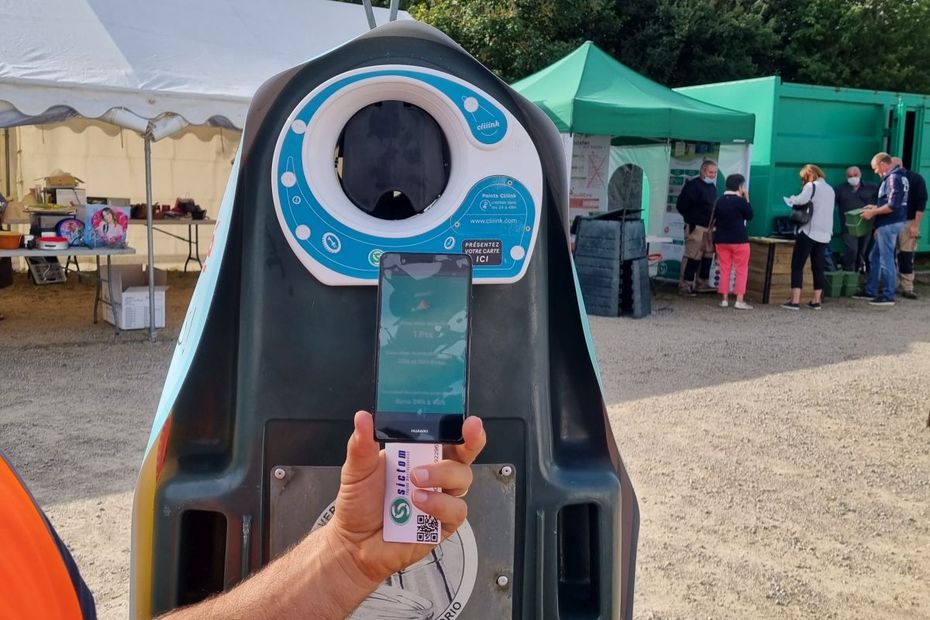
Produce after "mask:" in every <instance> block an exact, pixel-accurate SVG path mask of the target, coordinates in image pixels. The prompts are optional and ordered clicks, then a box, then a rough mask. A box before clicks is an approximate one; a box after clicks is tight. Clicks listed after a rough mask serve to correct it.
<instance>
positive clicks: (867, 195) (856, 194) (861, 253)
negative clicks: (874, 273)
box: [833, 166, 878, 271]
mask: <svg viewBox="0 0 930 620" xmlns="http://www.w3.org/2000/svg"><path fill="white" fill-rule="evenodd" d="M833 190H834V191H835V192H836V206H837V207H839V210H840V221H841V222H843V243H844V244H846V251H845V252H843V270H845V271H862V270H863V269H864V268H865V251H866V248H868V246H869V236H868V235H864V236H862V237H856V236H854V235H852V234H851V233H850V232H849V227H848V226H847V225H846V213H847V212H849V211H852V210H854V209H861V208H862V207H864V206H866V205H873V204H875V201H876V200H878V185H876V184H875V183H869V182H867V181H863V180H862V171H861V170H860V169H859V167H858V166H850V167H849V168H847V169H846V182H845V183H840V184H839V185H837V186H836V187H834V188H833Z"/></svg>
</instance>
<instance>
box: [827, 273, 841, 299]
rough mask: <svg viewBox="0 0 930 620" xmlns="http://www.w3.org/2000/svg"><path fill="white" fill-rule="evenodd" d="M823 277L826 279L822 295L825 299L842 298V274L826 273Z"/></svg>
mask: <svg viewBox="0 0 930 620" xmlns="http://www.w3.org/2000/svg"><path fill="white" fill-rule="evenodd" d="M824 275H825V276H826V278H827V286H826V287H825V288H824V289H823V293H824V295H826V296H827V297H842V296H843V276H844V272H842V271H828V272H827V273H825V274H824Z"/></svg>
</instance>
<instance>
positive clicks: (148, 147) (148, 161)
mask: <svg viewBox="0 0 930 620" xmlns="http://www.w3.org/2000/svg"><path fill="white" fill-rule="evenodd" d="M145 223H146V232H147V235H148V248H149V256H148V266H149V341H150V342H155V246H154V244H153V242H154V239H152V237H153V235H152V140H151V139H150V138H149V137H148V136H145Z"/></svg>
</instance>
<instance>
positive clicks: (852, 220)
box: [846, 207, 872, 237]
mask: <svg viewBox="0 0 930 620" xmlns="http://www.w3.org/2000/svg"><path fill="white" fill-rule="evenodd" d="M863 211H865V208H864V207H863V208H862V209H853V210H852V211H847V212H846V226H847V227H848V228H849V234H851V235H854V236H856V237H865V236H866V235H867V234H869V233H870V232H872V220H864V219H862V212H863Z"/></svg>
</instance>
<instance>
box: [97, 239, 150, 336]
mask: <svg viewBox="0 0 930 620" xmlns="http://www.w3.org/2000/svg"><path fill="white" fill-rule="evenodd" d="M112 266H113V257H112V256H110V255H109V254H107V293H108V294H109V296H110V299H109V300H108V301H109V305H110V312H112V313H113V333H114V335H116V336H119V335H120V331H121V330H120V328H119V317H117V316H116V307H115V306H114V305H113V299H114V297H113V273H112V272H111V271H110V267H112ZM150 303H151V302H150Z"/></svg>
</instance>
